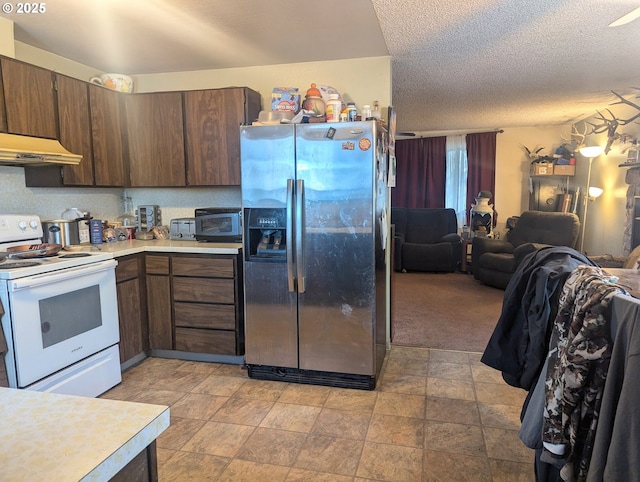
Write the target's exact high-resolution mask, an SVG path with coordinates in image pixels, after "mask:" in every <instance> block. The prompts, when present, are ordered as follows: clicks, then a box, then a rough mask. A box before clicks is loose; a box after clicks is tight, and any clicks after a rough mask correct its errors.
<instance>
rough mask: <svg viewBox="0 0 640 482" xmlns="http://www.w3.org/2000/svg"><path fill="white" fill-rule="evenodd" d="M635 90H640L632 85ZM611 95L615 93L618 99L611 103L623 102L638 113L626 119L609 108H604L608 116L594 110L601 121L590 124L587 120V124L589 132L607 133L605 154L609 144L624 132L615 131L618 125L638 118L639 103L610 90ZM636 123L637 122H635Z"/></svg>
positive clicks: (608, 149)
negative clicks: (589, 127) (589, 128)
mask: <svg viewBox="0 0 640 482" xmlns="http://www.w3.org/2000/svg"><path fill="white" fill-rule="evenodd" d="M634 89H636V90H640V88H638V87H634ZM611 92H612V93H613V95H615V96H616V97H617V98H618V99H619V100H618V101H617V102H614V103H613V104H612V105H616V104H625V105H628V106H630V107H633V108H634V109H636V110H638V113H637V114H636V115H634V116H631V117H629V118H628V119H620V118H618V117H616V116H615V115H614V114H613V112H611V110H610V109H606V111H607V112H608V114H609V116H605V115H604V114H603V113H602V112H600V111H596V112H597V113H598V119H599V120H600V121H601V122H600V123H598V124H592V123H591V122H589V123H588V124H589V125H590V126H591V127H592V129H591V134H602V133H603V132H606V133H607V145H606V146H605V148H604V152H605V154H608V153H609V151H610V150H611V145H612V144H613V143H614V142H615V141H616V140H618V139H620V137H621V136H622V135H624V134H618V133H617V132H616V131H617V129H618V127H620V126H626V125H627V124H629V123H631V122H633V121H635V120H636V119H638V118H640V105H638V104H635V103H633V102H631V101H630V100H627V99H625V98H624V97H622V96H621V95H620V94H618V93H617V92H614V91H611ZM636 124H637V122H636Z"/></svg>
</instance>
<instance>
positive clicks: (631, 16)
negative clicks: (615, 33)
mask: <svg viewBox="0 0 640 482" xmlns="http://www.w3.org/2000/svg"><path fill="white" fill-rule="evenodd" d="M638 17H640V7H638V8H636V9H635V10H631V11H630V12H629V13H628V14H626V15H623V16H622V17H620V18H619V19H618V20H615V21H613V22H611V23H610V24H609V27H619V26H620V25H625V24H627V23H629V22H632V21H634V20H635V19H636V18H638Z"/></svg>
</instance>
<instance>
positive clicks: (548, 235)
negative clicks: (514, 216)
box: [471, 211, 580, 289]
mask: <svg viewBox="0 0 640 482" xmlns="http://www.w3.org/2000/svg"><path fill="white" fill-rule="evenodd" d="M579 232H580V219H579V218H578V216H576V215H575V214H573V213H557V212H543V211H525V212H524V213H522V215H521V216H520V218H519V219H518V222H517V224H516V225H515V227H514V228H513V229H512V230H511V231H509V232H508V233H507V235H506V237H505V239H492V238H480V237H476V238H473V244H472V250H471V270H472V272H473V276H474V277H475V278H476V279H477V280H479V281H481V282H482V283H484V284H486V285H489V286H494V287H496V288H502V289H505V288H506V287H507V285H508V284H509V280H511V276H512V275H513V273H514V272H515V271H516V269H517V268H518V266H519V265H520V262H521V261H522V260H523V259H524V257H525V256H526V255H528V254H529V253H532V252H533V251H536V250H537V249H539V248H541V247H543V246H568V247H570V248H573V247H575V244H576V241H577V240H578V234H579Z"/></svg>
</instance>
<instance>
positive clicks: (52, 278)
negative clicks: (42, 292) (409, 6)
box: [9, 259, 118, 291]
mask: <svg viewBox="0 0 640 482" xmlns="http://www.w3.org/2000/svg"><path fill="white" fill-rule="evenodd" d="M117 264H118V262H117V261H116V260H115V259H108V260H106V261H100V262H97V263H92V264H89V265H84V266H75V267H73V268H64V269H61V270H58V271H52V272H49V273H43V274H36V275H33V276H25V277H24V278H18V279H16V280H12V281H11V282H10V283H9V288H10V290H11V291H18V290H23V289H26V288H35V287H36V286H42V285H47V284H51V283H58V282H60V281H66V280H70V279H74V278H80V277H81V276H87V275H91V274H94V273H100V272H101V271H107V270H110V269H115V267H116V265H117Z"/></svg>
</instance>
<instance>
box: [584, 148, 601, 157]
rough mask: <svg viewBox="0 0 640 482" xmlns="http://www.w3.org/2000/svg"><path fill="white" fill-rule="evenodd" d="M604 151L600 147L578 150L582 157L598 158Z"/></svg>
mask: <svg viewBox="0 0 640 482" xmlns="http://www.w3.org/2000/svg"><path fill="white" fill-rule="evenodd" d="M603 151H604V147H602V146H587V147H583V148H582V149H580V154H582V155H583V156H584V157H598V156H599V155H600V154H602V152H603Z"/></svg>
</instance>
